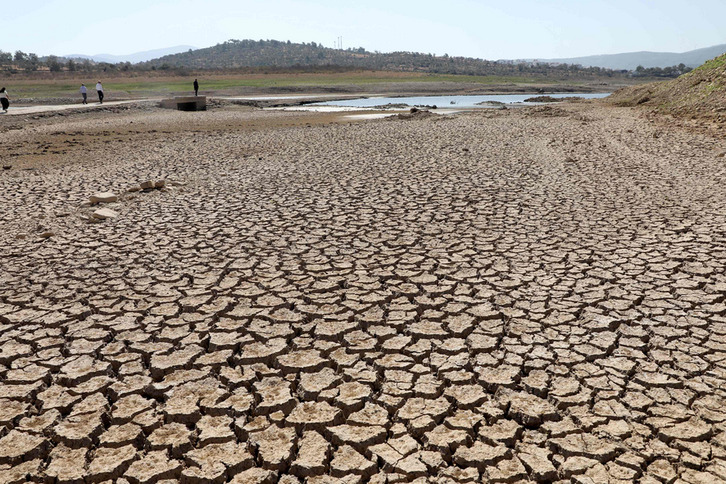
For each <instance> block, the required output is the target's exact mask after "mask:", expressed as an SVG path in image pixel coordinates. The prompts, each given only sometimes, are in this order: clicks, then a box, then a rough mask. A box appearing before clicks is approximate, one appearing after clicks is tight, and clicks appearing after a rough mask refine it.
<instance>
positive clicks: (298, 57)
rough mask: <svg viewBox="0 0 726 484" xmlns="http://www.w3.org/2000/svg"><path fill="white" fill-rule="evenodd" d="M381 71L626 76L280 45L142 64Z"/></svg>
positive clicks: (251, 45)
mask: <svg viewBox="0 0 726 484" xmlns="http://www.w3.org/2000/svg"><path fill="white" fill-rule="evenodd" d="M330 66H337V67H342V68H351V69H366V70H376V71H399V72H427V73H436V74H459V75H477V76H484V75H485V76H496V75H502V76H529V77H534V76H537V77H543V76H548V77H553V78H558V79H568V78H588V77H622V76H623V73H620V72H613V71H609V70H603V69H601V68H599V67H588V68H582V67H574V66H565V65H561V66H551V65H548V64H541V63H526V64H512V63H509V62H496V61H487V60H482V59H473V58H469V57H450V56H448V55H443V56H435V55H433V54H421V53H416V52H391V53H380V52H370V51H367V50H365V49H364V48H362V47H360V48H357V49H347V50H342V49H331V48H327V47H323V46H322V45H318V44H316V43H315V42H311V43H302V44H300V43H292V42H290V41H287V42H282V41H278V40H259V41H255V40H229V41H227V42H224V43H221V44H217V45H215V46H213V47H208V48H205V49H197V50H192V51H188V52H182V53H179V54H174V55H167V56H163V57H160V58H158V59H154V60H151V61H149V62H146V63H143V64H141V65H140V66H139V67H140V68H142V69H143V68H152V69H175V68H184V69H235V68H241V67H271V68H290V67H330Z"/></svg>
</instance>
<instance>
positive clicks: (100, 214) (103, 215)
mask: <svg viewBox="0 0 726 484" xmlns="http://www.w3.org/2000/svg"><path fill="white" fill-rule="evenodd" d="M93 217H94V218H99V219H107V218H116V217H118V213H117V212H114V211H113V210H111V209H110V208H99V209H98V210H96V211H95V212H93Z"/></svg>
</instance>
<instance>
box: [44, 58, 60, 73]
mask: <svg viewBox="0 0 726 484" xmlns="http://www.w3.org/2000/svg"><path fill="white" fill-rule="evenodd" d="M45 63H46V65H47V66H48V69H50V72H60V71H62V70H63V64H61V63H60V61H59V60H58V57H56V56H54V55H50V56H48V60H47V61H46V62H45Z"/></svg>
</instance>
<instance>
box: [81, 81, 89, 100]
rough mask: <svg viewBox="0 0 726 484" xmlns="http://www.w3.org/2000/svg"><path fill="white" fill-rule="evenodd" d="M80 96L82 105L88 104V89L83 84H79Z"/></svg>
mask: <svg viewBox="0 0 726 484" xmlns="http://www.w3.org/2000/svg"><path fill="white" fill-rule="evenodd" d="M81 96H83V104H88V89H86V85H85V84H81Z"/></svg>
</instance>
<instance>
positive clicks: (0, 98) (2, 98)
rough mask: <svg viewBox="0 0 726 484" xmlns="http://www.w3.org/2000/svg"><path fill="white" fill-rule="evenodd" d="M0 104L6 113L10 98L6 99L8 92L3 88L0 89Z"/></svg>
mask: <svg viewBox="0 0 726 484" xmlns="http://www.w3.org/2000/svg"><path fill="white" fill-rule="evenodd" d="M0 104H2V106H3V112H4V113H7V112H8V108H9V107H10V98H9V97H8V92H7V91H6V90H5V88H4V87H3V88H2V89H0Z"/></svg>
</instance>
